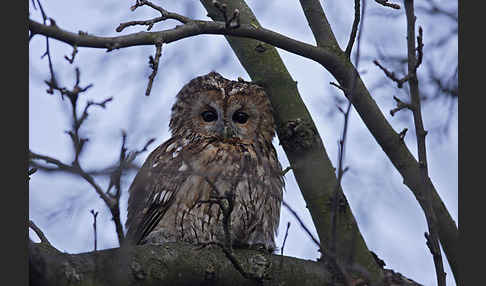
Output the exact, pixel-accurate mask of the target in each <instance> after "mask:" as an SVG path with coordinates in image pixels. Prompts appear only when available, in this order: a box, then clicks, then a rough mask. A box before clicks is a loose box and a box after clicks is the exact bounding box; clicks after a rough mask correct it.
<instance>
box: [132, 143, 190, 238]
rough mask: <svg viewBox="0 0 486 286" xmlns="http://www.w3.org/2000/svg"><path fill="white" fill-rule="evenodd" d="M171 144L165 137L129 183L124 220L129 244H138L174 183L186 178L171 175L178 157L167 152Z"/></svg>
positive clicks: (162, 208)
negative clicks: (126, 210) (162, 142)
mask: <svg viewBox="0 0 486 286" xmlns="http://www.w3.org/2000/svg"><path fill="white" fill-rule="evenodd" d="M172 143H173V140H168V141H167V142H165V143H164V144H162V145H161V146H159V147H158V148H156V149H155V150H154V151H153V152H152V153H151V154H150V155H149V157H148V158H147V160H146V161H145V163H144V164H143V166H142V168H141V169H140V171H139V172H138V174H137V175H136V177H135V179H134V180H133V183H132V185H131V186H130V189H129V194H130V196H129V199H128V215H127V222H126V228H127V235H126V240H127V241H128V242H129V243H132V244H140V242H141V241H142V240H143V239H144V238H145V237H147V235H148V234H149V233H150V232H151V231H152V230H153V229H154V228H155V227H156V226H157V224H158V223H159V222H160V220H161V219H162V217H163V216H164V214H165V213H166V211H167V209H168V208H169V207H170V206H171V204H172V202H173V200H174V198H175V193H176V192H177V190H178V188H177V186H178V185H179V184H180V182H181V181H183V180H184V177H186V176H185V175H184V174H183V173H179V174H177V175H176V174H175V173H176V171H177V169H178V165H180V159H179V158H173V155H172V152H167V147H168V146H170V144H172Z"/></svg>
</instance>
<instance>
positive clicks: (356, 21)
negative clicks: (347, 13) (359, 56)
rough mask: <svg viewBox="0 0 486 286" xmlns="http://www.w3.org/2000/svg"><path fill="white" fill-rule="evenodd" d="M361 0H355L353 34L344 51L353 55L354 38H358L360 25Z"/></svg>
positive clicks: (348, 54)
mask: <svg viewBox="0 0 486 286" xmlns="http://www.w3.org/2000/svg"><path fill="white" fill-rule="evenodd" d="M360 1H361V0H354V22H353V27H352V28H351V35H350V36H349V41H348V45H347V46H346V50H345V51H344V53H345V54H346V55H347V56H348V58H349V57H350V56H351V50H352V49H353V45H354V40H355V39H356V34H357V32H358V25H359V20H360V15H361V13H360V5H359V2H360Z"/></svg>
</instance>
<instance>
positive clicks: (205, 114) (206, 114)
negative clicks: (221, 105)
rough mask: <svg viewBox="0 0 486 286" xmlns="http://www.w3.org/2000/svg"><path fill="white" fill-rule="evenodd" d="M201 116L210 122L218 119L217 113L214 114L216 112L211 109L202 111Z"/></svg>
mask: <svg viewBox="0 0 486 286" xmlns="http://www.w3.org/2000/svg"><path fill="white" fill-rule="evenodd" d="M201 116H202V118H203V119H204V121H206V122H211V121H215V120H216V119H218V115H217V114H216V112H214V111H211V110H206V111H204V112H203V113H201Z"/></svg>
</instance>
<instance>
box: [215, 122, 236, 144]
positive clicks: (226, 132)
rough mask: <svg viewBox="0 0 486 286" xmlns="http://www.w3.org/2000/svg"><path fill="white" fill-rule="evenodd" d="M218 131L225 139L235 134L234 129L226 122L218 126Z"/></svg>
mask: <svg viewBox="0 0 486 286" xmlns="http://www.w3.org/2000/svg"><path fill="white" fill-rule="evenodd" d="M217 132H218V135H219V136H220V137H221V138H223V140H227V139H230V138H233V136H234V134H233V130H232V129H231V128H230V127H228V126H227V125H226V124H224V123H223V124H221V125H219V126H218V129H217Z"/></svg>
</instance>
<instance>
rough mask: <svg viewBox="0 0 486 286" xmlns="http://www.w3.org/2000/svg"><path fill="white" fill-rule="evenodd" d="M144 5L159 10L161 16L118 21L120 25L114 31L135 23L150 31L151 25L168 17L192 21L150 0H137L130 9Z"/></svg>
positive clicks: (183, 21)
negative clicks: (141, 19)
mask: <svg viewBox="0 0 486 286" xmlns="http://www.w3.org/2000/svg"><path fill="white" fill-rule="evenodd" d="M144 5H147V6H149V7H152V8H153V9H155V10H157V11H159V12H160V14H161V16H160V17H156V18H153V19H150V20H144V21H130V22H125V23H120V25H119V26H118V27H117V28H116V29H115V31H117V32H121V31H123V30H124V29H125V28H126V27H129V26H136V25H143V26H147V31H150V30H151V29H152V27H153V26H154V24H156V23H159V22H162V21H165V20H168V19H173V20H177V21H179V22H181V23H183V24H185V23H188V22H190V21H192V20H191V19H189V18H187V17H185V16H182V15H179V14H177V13H172V12H169V11H167V10H165V9H164V8H162V7H160V6H158V5H155V4H153V3H152V2H150V1H144V0H137V2H136V3H135V5H133V6H132V7H130V10H132V11H134V10H135V9H137V8H138V7H141V6H144Z"/></svg>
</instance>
